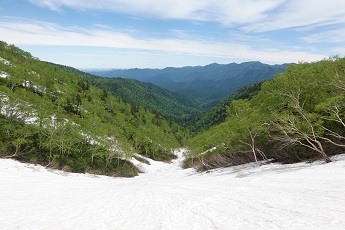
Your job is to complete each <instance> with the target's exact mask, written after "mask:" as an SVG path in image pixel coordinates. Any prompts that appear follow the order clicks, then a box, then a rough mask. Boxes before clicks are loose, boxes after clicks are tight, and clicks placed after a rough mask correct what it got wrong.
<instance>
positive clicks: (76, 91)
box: [0, 42, 184, 176]
mask: <svg viewBox="0 0 345 230" xmlns="http://www.w3.org/2000/svg"><path fill="white" fill-rule="evenodd" d="M0 99H1V100H0V106H1V107H0V108H1V110H0V112H1V114H0V127H1V129H0V156H1V157H11V158H15V159H19V160H23V161H28V162H34V163H40V164H43V165H48V166H50V167H54V168H59V169H64V170H67V171H73V172H92V173H101V174H108V175H119V176H133V175H136V173H137V172H138V170H137V169H136V168H135V167H134V165H132V164H131V163H130V162H129V161H128V160H127V159H130V158H131V157H132V156H133V154H135V153H140V154H142V155H145V156H148V157H151V158H153V159H158V160H169V159H171V158H173V157H174V155H173V153H172V148H176V147H178V146H180V144H181V143H182V142H183V139H184V134H183V131H182V129H181V128H180V127H179V126H178V125H177V124H175V123H173V122H172V121H167V120H166V119H164V118H163V117H162V116H160V115H159V114H154V113H152V112H150V111H148V110H146V109H143V108H142V107H139V106H137V105H133V104H132V105H131V104H127V103H125V102H123V101H122V100H121V99H119V98H117V97H114V96H112V95H110V94H109V93H107V92H106V91H104V90H101V89H99V88H97V87H95V86H93V85H91V84H90V83H89V82H88V81H85V80H82V79H80V78H79V77H77V76H75V75H73V74H71V73H68V72H66V71H63V70H61V69H60V68H58V67H57V66H52V65H50V64H47V63H45V62H41V61H39V60H38V59H36V58H34V57H32V56H31V54H30V53H28V52H25V51H23V50H20V49H18V48H17V47H15V46H13V45H8V44H6V43H5V42H0Z"/></svg>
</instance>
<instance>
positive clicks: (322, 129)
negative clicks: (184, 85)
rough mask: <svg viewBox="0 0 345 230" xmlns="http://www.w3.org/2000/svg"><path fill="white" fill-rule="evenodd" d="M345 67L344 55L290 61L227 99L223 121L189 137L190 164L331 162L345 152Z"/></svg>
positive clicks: (203, 167) (188, 164)
mask: <svg viewBox="0 0 345 230" xmlns="http://www.w3.org/2000/svg"><path fill="white" fill-rule="evenodd" d="M344 66H345V58H330V59H328V60H323V61H320V62H316V63H300V64H298V65H291V66H289V67H288V68H287V69H286V71H285V72H283V73H280V74H278V75H277V76H276V77H275V78H274V79H272V80H269V81H265V82H264V83H263V84H262V85H261V87H260V88H261V89H260V91H259V92H256V93H255V94H256V95H255V94H254V96H251V97H247V98H246V97H245V98H244V99H243V98H242V99H241V98H238V99H237V100H231V101H230V103H226V104H227V105H226V104H225V111H226V118H225V121H224V122H222V123H220V124H218V125H214V126H212V127H210V128H209V129H207V130H204V131H203V132H200V133H198V134H197V135H196V136H195V137H194V138H192V139H190V140H189V142H188V144H187V146H188V147H189V150H190V153H189V154H190V155H189V159H187V160H186V162H185V164H186V166H194V167H198V168H199V169H200V170H207V169H210V168H217V167H224V166H229V165H236V164H242V163H245V162H251V161H259V160H266V159H270V160H277V161H281V162H285V163H291V162H297V161H301V160H315V159H320V158H321V159H323V160H324V161H325V162H330V158H329V156H331V155H334V154H340V153H344V152H345V107H344V104H345V96H344V95H345V91H344V90H345V71H344V70H345V68H344ZM254 92H255V91H254ZM223 108H224V107H223ZM220 111H221V110H220Z"/></svg>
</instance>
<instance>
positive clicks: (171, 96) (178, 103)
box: [50, 63, 202, 122]
mask: <svg viewBox="0 0 345 230" xmlns="http://www.w3.org/2000/svg"><path fill="white" fill-rule="evenodd" d="M50 64H51V65H54V66H57V67H59V68H61V69H62V70H64V71H67V72H69V73H72V74H74V75H76V76H78V77H79V78H81V79H83V80H86V81H88V82H90V83H91V84H93V85H95V86H98V87H100V88H101V89H104V90H106V91H107V92H109V93H111V94H112V95H114V96H116V97H119V98H121V99H122V100H123V101H125V102H127V103H131V104H136V105H140V106H142V107H144V108H147V109H150V110H152V111H155V112H158V113H160V114H162V115H163V116H164V117H167V118H170V119H173V120H174V121H177V122H181V121H184V120H186V119H187V118H189V117H191V116H193V115H195V114H197V113H200V112H201V110H202V108H201V105H200V103H198V102H197V101H196V100H194V99H192V98H189V97H187V96H184V95H183V94H179V93H176V92H172V91H169V90H167V89H164V88H161V87H159V86H156V85H154V84H152V83H145V82H141V81H138V80H133V79H124V78H104V77H97V76H95V75H92V74H89V73H85V72H82V71H79V70H77V69H75V68H72V67H68V66H61V65H56V64H52V63H50Z"/></svg>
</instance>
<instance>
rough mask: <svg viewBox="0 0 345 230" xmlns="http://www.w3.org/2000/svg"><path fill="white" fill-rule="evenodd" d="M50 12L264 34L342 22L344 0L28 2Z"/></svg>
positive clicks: (49, 0)
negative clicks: (208, 23)
mask: <svg viewBox="0 0 345 230" xmlns="http://www.w3.org/2000/svg"><path fill="white" fill-rule="evenodd" d="M29 1H30V2H31V3H34V4H36V5H39V6H41V7H46V8H49V9H50V10H53V11H62V10H63V8H64V7H67V8H71V9H74V10H102V11H111V12H116V13H125V14H128V15H131V16H133V17H137V16H138V15H140V16H150V17H155V18H161V19H182V20H194V21H216V22H218V23H220V24H223V25H225V26H228V27H231V26H239V27H240V28H242V29H243V30H245V31H247V32H248V31H254V32H264V31H272V30H280V29H285V28H296V27H308V26H309V27H310V26H314V27H317V26H320V25H329V24H334V23H343V22H345V1H344V0H327V1H326V0H322V1H315V0H217V1H215V0H198V1H195V0H164V1H161V0H145V1H137V0H126V1H124V0H102V1H85V0H29Z"/></svg>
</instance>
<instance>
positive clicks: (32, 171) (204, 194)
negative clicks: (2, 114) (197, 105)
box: [0, 150, 345, 230]
mask: <svg viewBox="0 0 345 230" xmlns="http://www.w3.org/2000/svg"><path fill="white" fill-rule="evenodd" d="M178 154H179V156H180V157H179V158H178V159H177V160H174V161H173V162H172V163H171V164H167V163H162V162H155V161H153V160H150V163H151V165H145V164H142V163H140V162H136V164H138V165H139V167H141V168H142V169H143V170H144V171H145V173H143V174H141V175H140V176H138V177H135V178H111V177H106V176H94V175H82V174H72V173H63V172H60V171H51V170H47V169H45V168H43V167H41V166H35V165H29V164H23V163H19V162H17V161H13V160H9V159H0V229H3V230H12V229H35V230H38V229H56V230H57V229H59V230H61V229H74V230H75V229H82V230H84V229H150V230H151V229H174V230H175V229H303V230H304V229H345V218H344V216H345V196H344V194H345V155H339V156H336V157H334V158H333V160H334V161H333V162H332V163H328V164H325V163H322V162H315V163H312V164H309V163H299V164H293V165H280V164H269V165H263V166H261V167H258V166H255V164H246V165H241V166H236V167H230V168H226V169H219V170H213V171H211V172H209V173H196V172H194V170H193V169H186V170H182V169H181V168H180V166H179V164H180V162H181V160H182V157H181V156H182V150H180V151H179V152H178Z"/></svg>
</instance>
